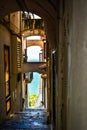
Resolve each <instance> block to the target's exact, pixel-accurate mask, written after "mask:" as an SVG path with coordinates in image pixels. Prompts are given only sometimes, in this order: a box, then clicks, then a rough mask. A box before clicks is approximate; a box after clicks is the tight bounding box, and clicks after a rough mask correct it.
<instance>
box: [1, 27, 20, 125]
mask: <svg viewBox="0 0 87 130" xmlns="http://www.w3.org/2000/svg"><path fill="white" fill-rule="evenodd" d="M11 43H13V42H12V41H11V34H10V32H9V31H8V30H7V29H6V28H5V27H4V26H2V25H0V54H1V56H0V123H1V122H2V121H3V119H5V118H6V116H8V115H9V114H10V113H12V112H15V111H19V110H20V109H21V107H20V106H21V100H20V98H21V81H20V82H18V81H17V73H16V74H14V73H13V68H12V59H13V58H14V56H13V55H11V54H12V50H11ZM4 45H7V46H9V47H10V90H11V111H10V113H9V114H8V115H7V114H6V97H5V86H4ZM15 51H16V50H15Z"/></svg>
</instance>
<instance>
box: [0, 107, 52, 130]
mask: <svg viewBox="0 0 87 130" xmlns="http://www.w3.org/2000/svg"><path fill="white" fill-rule="evenodd" d="M47 116H48V113H47V112H46V110H43V109H26V110H24V111H23V112H18V113H15V114H12V115H11V117H10V118H9V119H7V120H6V121H5V122H3V123H2V124H1V125H0V130H51V129H50V124H47Z"/></svg>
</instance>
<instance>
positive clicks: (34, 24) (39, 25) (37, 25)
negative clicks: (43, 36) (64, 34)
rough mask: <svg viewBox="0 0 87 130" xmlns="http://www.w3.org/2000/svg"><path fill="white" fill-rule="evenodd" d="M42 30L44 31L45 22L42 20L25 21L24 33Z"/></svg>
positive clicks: (23, 24)
mask: <svg viewBox="0 0 87 130" xmlns="http://www.w3.org/2000/svg"><path fill="white" fill-rule="evenodd" d="M28 29H30V30H34V29H41V30H44V21H43V20H42V19H23V20H22V31H24V30H28Z"/></svg>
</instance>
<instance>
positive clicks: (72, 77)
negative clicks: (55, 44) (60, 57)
mask: <svg viewBox="0 0 87 130" xmlns="http://www.w3.org/2000/svg"><path fill="white" fill-rule="evenodd" d="M71 8H72V12H71V14H70V15H71V16H72V18H70V19H69V20H70V23H71V24H70V25H71V26H69V31H70V32H69V36H68V39H69V48H68V49H69V52H68V55H69V57H68V69H69V70H68V77H69V78H68V107H67V108H68V110H67V129H68V130H87V1H86V0H73V2H72V6H71Z"/></svg>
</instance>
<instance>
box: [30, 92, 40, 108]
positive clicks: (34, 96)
mask: <svg viewBox="0 0 87 130" xmlns="http://www.w3.org/2000/svg"><path fill="white" fill-rule="evenodd" d="M37 98H38V95H37V94H30V95H29V107H32V108H33V107H34V106H35V103H36V101H37Z"/></svg>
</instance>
